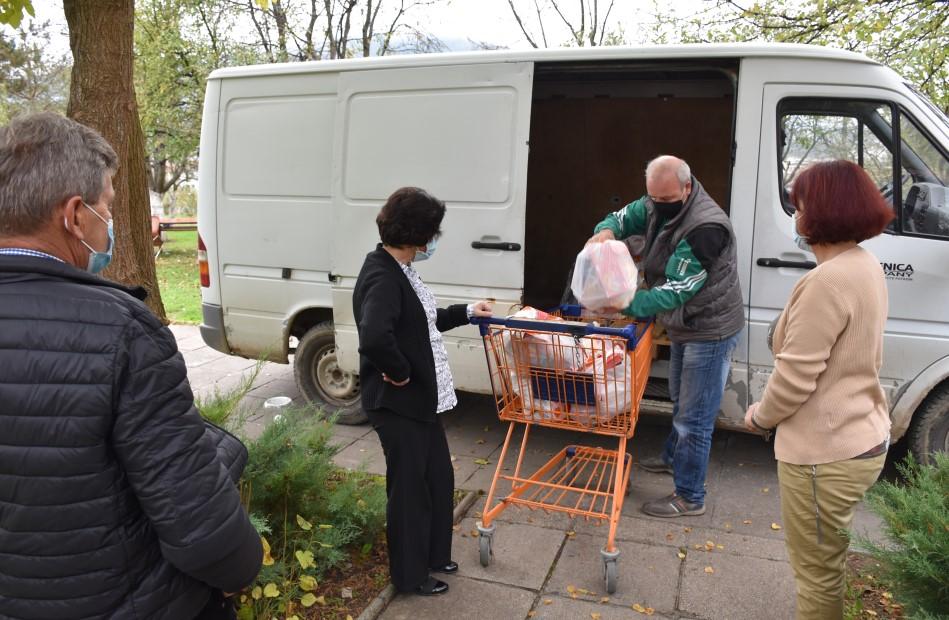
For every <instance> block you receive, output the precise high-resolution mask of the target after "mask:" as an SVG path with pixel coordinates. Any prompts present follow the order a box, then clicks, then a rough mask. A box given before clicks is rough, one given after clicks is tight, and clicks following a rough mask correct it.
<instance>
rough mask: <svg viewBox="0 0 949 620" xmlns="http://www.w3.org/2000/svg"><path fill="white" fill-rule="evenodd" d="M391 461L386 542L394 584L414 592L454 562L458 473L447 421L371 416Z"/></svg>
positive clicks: (381, 413)
mask: <svg viewBox="0 0 949 620" xmlns="http://www.w3.org/2000/svg"><path fill="white" fill-rule="evenodd" d="M366 415H368V416H369V421H370V422H372V426H373V428H374V429H375V430H376V433H377V434H378V435H379V441H380V442H382V451H383V452H384V453H385V457H386V494H387V495H388V499H389V501H388V504H387V506H386V539H387V541H388V543H389V575H390V577H391V578H392V585H394V586H395V587H396V589H397V590H399V591H400V592H408V591H410V590H412V589H414V588H416V587H417V586H419V585H421V584H423V583H424V582H425V580H426V579H427V578H428V576H429V568H431V567H435V566H444V565H445V564H447V563H448V562H450V561H451V534H452V529H451V528H452V512H453V504H454V502H453V497H452V496H453V494H454V489H455V471H454V469H453V468H452V466H451V454H450V453H449V451H448V440H447V439H445V429H444V427H442V423H441V420H440V419H438V418H437V417H436V421H435V422H430V423H426V422H418V421H416V420H412V419H411V418H406V417H403V416H400V415H398V414H395V413H392V412H391V411H386V410H377V411H367V412H366Z"/></svg>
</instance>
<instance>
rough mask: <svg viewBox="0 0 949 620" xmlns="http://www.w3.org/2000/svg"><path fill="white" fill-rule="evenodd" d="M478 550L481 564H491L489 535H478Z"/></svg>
mask: <svg viewBox="0 0 949 620" xmlns="http://www.w3.org/2000/svg"><path fill="white" fill-rule="evenodd" d="M478 552H479V554H480V559H481V566H484V567H487V566H488V565H489V564H491V556H492V555H494V552H493V551H492V550H491V537H490V536H485V535H484V534H482V535H481V536H479V537H478Z"/></svg>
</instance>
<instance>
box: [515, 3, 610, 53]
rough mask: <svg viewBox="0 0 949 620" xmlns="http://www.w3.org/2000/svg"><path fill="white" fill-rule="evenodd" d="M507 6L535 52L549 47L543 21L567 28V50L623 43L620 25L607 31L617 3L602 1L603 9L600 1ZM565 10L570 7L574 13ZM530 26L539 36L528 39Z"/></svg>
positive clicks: (546, 28)
mask: <svg viewBox="0 0 949 620" xmlns="http://www.w3.org/2000/svg"><path fill="white" fill-rule="evenodd" d="M507 4H508V6H509V7H510V9H511V14H512V15H513V16H514V19H515V21H517V25H518V27H519V28H520V29H521V32H522V33H523V34H524V38H525V39H527V42H528V43H530V44H531V46H532V47H535V48H537V47H549V43H548V40H547V30H548V29H549V28H550V25H549V23H546V24H545V19H546V20H552V21H554V22H555V23H558V24H559V27H566V29H567V31H568V33H569V37H570V38H569V39H567V41H566V45H567V46H570V47H572V46H576V47H587V46H589V47H593V46H597V45H623V44H624V42H625V34H624V32H623V28H622V25H617V26H616V27H615V28H614V29H613V30H607V25H608V24H609V21H610V14H611V13H612V12H613V7H614V5H615V4H616V0H609V2H608V3H607V2H606V1H605V0H604V2H603V4H602V5H601V4H600V1H599V0H572V1H568V0H521V1H520V2H515V0H507ZM568 6H572V7H573V10H570V9H569V8H568ZM554 16H556V17H554ZM531 22H534V23H535V24H534V27H536V28H537V33H539V34H540V36H537V33H535V34H534V35H533V36H532V35H531V30H532V28H531V27H530V24H531ZM554 45H555V46H556V45H561V44H558V43H554Z"/></svg>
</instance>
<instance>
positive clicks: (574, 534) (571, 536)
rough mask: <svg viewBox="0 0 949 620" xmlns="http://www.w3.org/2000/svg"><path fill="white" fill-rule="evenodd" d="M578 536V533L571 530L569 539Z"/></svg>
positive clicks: (568, 533) (568, 535)
mask: <svg viewBox="0 0 949 620" xmlns="http://www.w3.org/2000/svg"><path fill="white" fill-rule="evenodd" d="M576 535H577V533H576V532H574V531H573V530H570V531H569V532H567V538H573V537H574V536H576Z"/></svg>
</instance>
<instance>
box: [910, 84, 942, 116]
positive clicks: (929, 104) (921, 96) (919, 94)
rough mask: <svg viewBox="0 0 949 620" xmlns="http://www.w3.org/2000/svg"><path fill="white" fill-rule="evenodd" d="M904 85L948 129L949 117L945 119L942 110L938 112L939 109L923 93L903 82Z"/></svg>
mask: <svg viewBox="0 0 949 620" xmlns="http://www.w3.org/2000/svg"><path fill="white" fill-rule="evenodd" d="M904 84H906V86H907V88H909V89H910V90H911V91H913V92H914V93H915V94H916V96H917V97H919V99H920V101H922V102H923V103H924V104H926V107H927V108H929V109H930V110H931V111H932V113H933V114H935V115H936V118H938V119H939V120H940V121H942V124H943V125H945V126H946V127H949V117H947V116H946V114H945V113H944V112H943V111H942V110H940V109H939V107H938V106H937V105H936V104H935V103H933V102H932V99H930V98H929V97H927V96H926V94H925V93H924V92H923V91H921V90H919V89H918V88H916V87H915V86H913V85H912V84H910V83H909V82H904Z"/></svg>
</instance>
